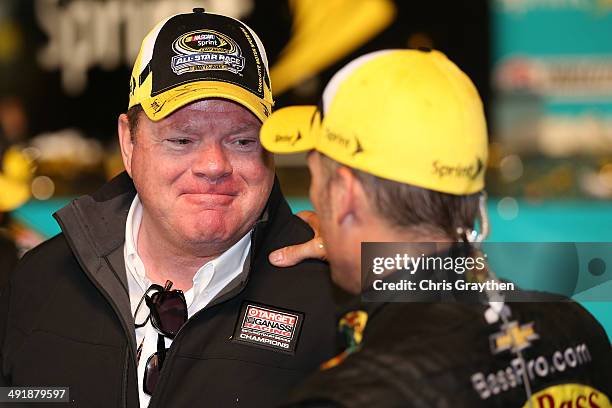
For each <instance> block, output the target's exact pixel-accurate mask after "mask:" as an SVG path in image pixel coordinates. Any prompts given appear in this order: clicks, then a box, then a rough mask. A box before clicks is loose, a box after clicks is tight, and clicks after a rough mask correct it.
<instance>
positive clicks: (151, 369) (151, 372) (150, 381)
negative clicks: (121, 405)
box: [142, 352, 161, 395]
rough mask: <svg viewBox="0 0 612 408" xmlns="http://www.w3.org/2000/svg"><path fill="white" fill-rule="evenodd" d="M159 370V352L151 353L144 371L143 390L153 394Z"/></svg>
mask: <svg viewBox="0 0 612 408" xmlns="http://www.w3.org/2000/svg"><path fill="white" fill-rule="evenodd" d="M160 372H161V359H160V358H159V352H157V353H155V354H153V355H152V356H151V357H149V359H148V360H147V366H146V368H145V373H144V381H143V384H142V385H143V388H144V392H146V393H147V394H149V395H153V392H155V388H156V387H157V382H158V381H159V374H160Z"/></svg>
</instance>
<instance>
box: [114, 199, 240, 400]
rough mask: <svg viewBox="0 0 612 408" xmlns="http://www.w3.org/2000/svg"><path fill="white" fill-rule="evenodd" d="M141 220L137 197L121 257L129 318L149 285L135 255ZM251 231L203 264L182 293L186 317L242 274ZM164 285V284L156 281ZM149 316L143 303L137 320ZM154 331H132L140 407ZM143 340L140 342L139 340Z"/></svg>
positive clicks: (145, 396)
mask: <svg viewBox="0 0 612 408" xmlns="http://www.w3.org/2000/svg"><path fill="white" fill-rule="evenodd" d="M141 221H142V203H141V202H140V199H139V198H138V194H137V195H136V197H134V201H132V205H131V207H130V211H129V212H128V217H127V221H126V223H125V244H124V247H123V257H124V259H125V269H126V273H127V281H128V287H129V291H130V304H131V306H132V315H133V314H134V313H135V312H136V307H137V306H138V302H139V301H140V299H141V298H142V295H143V294H144V293H145V291H146V290H147V289H148V288H149V286H150V285H151V283H152V282H151V281H150V280H149V279H148V278H147V276H146V273H145V267H144V263H143V262H142V259H140V256H139V255H138V231H139V229H140V223H141ZM251 232H252V230H251V231H249V232H248V233H247V234H246V235H245V236H244V237H242V238H241V239H240V240H239V241H238V242H237V243H235V244H234V245H233V246H232V247H231V248H230V249H228V250H227V251H225V252H224V253H223V254H221V256H219V257H218V258H216V259H213V260H212V261H209V262H207V263H206V264H205V265H203V266H202V267H201V268H200V269H198V271H197V272H196V274H195V275H194V277H193V287H192V288H191V289H189V290H188V291H186V292H185V300H186V301H187V315H188V318H190V317H191V316H193V315H194V314H195V313H197V312H198V311H200V310H201V309H203V308H204V307H205V306H206V305H207V304H208V303H210V301H211V300H213V299H214V298H215V296H216V295H217V294H218V293H219V292H220V291H221V290H223V288H225V287H226V286H227V285H228V284H229V283H230V282H231V281H232V280H233V279H234V278H236V277H237V276H238V275H240V273H241V272H242V268H243V266H244V262H245V260H246V258H247V256H248V253H249V250H250V248H251ZM157 283H159V284H161V285H162V286H163V285H164V283H165V282H157ZM148 313H149V308H148V307H147V306H146V305H145V304H144V302H143V305H142V306H141V307H140V310H139V312H138V314H139V316H138V319H137V321H138V322H142V321H144V319H145V318H146V316H147V314H148ZM157 335H158V332H157V330H155V328H154V327H153V326H152V325H151V322H150V320H149V322H147V324H146V326H144V327H141V328H139V329H136V345H137V346H139V345H140V344H141V343H142V351H141V355H140V360H139V361H138V371H137V372H138V394H139V397H140V407H141V408H144V407H147V406H148V405H149V400H150V399H151V397H150V396H149V395H148V394H146V393H145V392H144V390H143V387H142V383H143V377H144V370H145V365H146V363H147V360H148V359H149V357H150V356H151V355H152V354H153V353H155V352H156V351H157ZM143 340H144V341H143ZM171 344H172V340H170V339H169V338H167V337H166V348H168V347H170V345H171Z"/></svg>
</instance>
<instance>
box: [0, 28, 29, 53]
mask: <svg viewBox="0 0 612 408" xmlns="http://www.w3.org/2000/svg"><path fill="white" fill-rule="evenodd" d="M22 43H23V37H22V34H21V31H20V29H19V26H18V25H17V23H15V22H13V21H4V22H0V62H10V61H13V60H14V59H15V58H16V57H17V55H18V53H19V50H20V49H21V48H22Z"/></svg>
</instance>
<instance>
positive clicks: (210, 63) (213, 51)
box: [171, 30, 244, 75]
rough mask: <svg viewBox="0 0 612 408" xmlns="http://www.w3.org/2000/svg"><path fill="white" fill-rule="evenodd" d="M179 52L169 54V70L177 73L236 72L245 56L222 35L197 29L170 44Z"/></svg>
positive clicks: (239, 69)
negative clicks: (170, 68) (170, 60)
mask: <svg viewBox="0 0 612 408" xmlns="http://www.w3.org/2000/svg"><path fill="white" fill-rule="evenodd" d="M172 49H173V50H174V51H175V52H176V53H177V54H179V55H176V56H174V57H172V64H171V65H172V71H174V73H175V74H177V75H182V74H185V73H187V72H194V71H210V70H216V71H229V72H232V73H234V74H239V73H240V72H241V71H242V70H243V69H244V57H243V56H242V51H241V50H240V47H238V44H236V42H235V41H234V40H232V39H231V38H230V37H228V36H227V35H225V34H221V33H219V32H217V31H213V30H198V31H192V32H190V33H187V34H183V35H182V36H180V37H179V38H177V39H176V40H174V43H172Z"/></svg>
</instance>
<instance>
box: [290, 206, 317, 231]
mask: <svg viewBox="0 0 612 408" xmlns="http://www.w3.org/2000/svg"><path fill="white" fill-rule="evenodd" d="M295 215H297V216H298V217H300V218H301V219H302V220H303V221H304V222H305V223H306V224H308V226H310V228H312V230H313V231H314V235H315V237H318V236H319V235H320V234H319V215H318V214H317V213H316V212H314V211H308V210H304V211H300V212H299V213H297V214H295Z"/></svg>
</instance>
